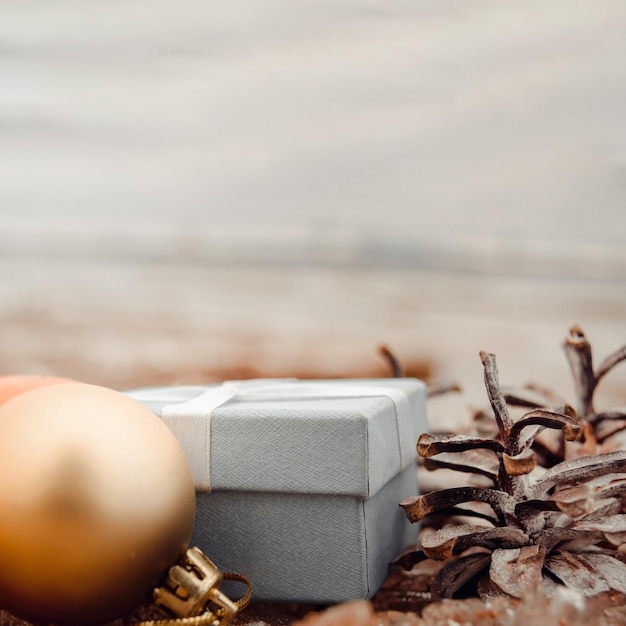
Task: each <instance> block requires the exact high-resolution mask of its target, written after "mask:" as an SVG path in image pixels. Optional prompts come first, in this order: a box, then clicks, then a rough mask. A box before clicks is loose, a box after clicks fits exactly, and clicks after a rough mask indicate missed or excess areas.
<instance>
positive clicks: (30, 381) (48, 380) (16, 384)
mask: <svg viewBox="0 0 626 626" xmlns="http://www.w3.org/2000/svg"><path fill="white" fill-rule="evenodd" d="M75 382H77V381H75V380H72V379H71V378H62V377H60V376H38V375H26V374H11V375H7V376H0V404H4V403H5V402H6V401H7V400H10V399H11V398H14V397H15V396H19V395H20V394H21V393H24V392H26V391H31V390H32V389H38V388H39V387H47V386H48V385H58V384H60V383H75Z"/></svg>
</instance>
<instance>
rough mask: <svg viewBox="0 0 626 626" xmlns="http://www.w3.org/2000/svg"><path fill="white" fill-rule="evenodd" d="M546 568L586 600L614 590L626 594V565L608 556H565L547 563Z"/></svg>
mask: <svg viewBox="0 0 626 626" xmlns="http://www.w3.org/2000/svg"><path fill="white" fill-rule="evenodd" d="M545 567H546V569H547V570H548V571H550V572H551V573H552V574H553V575H554V576H556V577H557V578H558V579H559V580H560V581H561V582H562V583H563V584H564V585H565V586H566V587H569V588H570V589H576V591H579V592H580V593H582V594H583V595H584V596H593V595H596V594H598V593H601V592H603V591H609V590H610V589H613V590H615V591H619V592H621V593H626V565H624V563H622V562H621V561H620V560H618V559H616V558H614V557H612V556H609V555H607V554H599V553H593V552H579V553H576V554H573V553H571V552H562V553H559V554H555V555H554V556H551V557H550V558H548V559H546V562H545Z"/></svg>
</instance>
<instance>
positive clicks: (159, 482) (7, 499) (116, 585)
mask: <svg viewBox="0 0 626 626" xmlns="http://www.w3.org/2000/svg"><path fill="white" fill-rule="evenodd" d="M194 514H195V490H194V485H193V480H192V477H191V472H190V470H189V466H188V464H187V460H186V458H185V455H184V453H183V451H182V449H181V448H180V445H179V444H178V442H177V440H176V438H175V437H174V436H173V435H172V433H171V432H170V431H169V430H168V429H167V427H166V426H165V425H164V424H163V423H162V422H161V421H160V420H159V419H158V418H156V417H155V416H154V415H153V414H152V413H151V412H150V411H149V410H148V409H147V408H145V407H143V406H142V405H140V404H139V403H137V402H135V401H134V400H132V399H130V398H128V397H126V396H124V395H123V394H121V393H118V392H116V391H113V390H111V389H106V388H103V387H97V386H94V385H85V384H81V383H68V384H63V385H54V386H49V387H43V388H41V389H37V390H34V391H29V392H26V393H24V394H21V395H19V396H17V397H15V398H13V399H11V400H9V401H8V402H6V403H5V404H3V405H2V406H0V607H2V608H6V609H7V610H9V611H11V612H13V613H15V614H17V615H18V616H21V617H25V618H26V619H30V620H32V621H35V622H44V623H51V622H53V623H57V624H80V625H81V626H87V625H90V624H96V623H102V622H105V621H109V620H113V619H114V618H117V617H119V616H122V615H124V614H126V613H128V612H130V611H131V610H133V609H135V608H137V607H138V606H139V605H141V604H143V603H145V602H147V601H149V599H150V593H151V590H152V589H153V588H154V587H155V586H157V585H158V584H159V583H160V582H161V580H162V577H163V575H164V573H165V572H166V571H167V570H168V567H170V566H171V564H172V563H174V562H175V561H176V559H177V558H178V556H179V555H180V554H182V553H184V551H185V550H186V548H187V546H188V544H189V540H190V537H191V531H192V528H193V520H194Z"/></svg>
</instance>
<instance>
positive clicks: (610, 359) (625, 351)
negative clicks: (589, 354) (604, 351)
mask: <svg viewBox="0 0 626 626" xmlns="http://www.w3.org/2000/svg"><path fill="white" fill-rule="evenodd" d="M622 361H626V346H622V347H621V348H619V349H618V350H616V351H615V352H613V354H610V355H609V356H607V357H606V359H604V361H602V363H600V365H599V367H598V369H597V370H596V384H597V383H598V382H600V379H601V378H603V377H604V376H606V374H608V373H609V372H610V371H611V370H612V369H613V368H614V367H615V366H616V365H617V364H618V363H621V362H622Z"/></svg>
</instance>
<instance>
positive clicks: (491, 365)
mask: <svg viewBox="0 0 626 626" xmlns="http://www.w3.org/2000/svg"><path fill="white" fill-rule="evenodd" d="M480 359H481V361H482V363H483V367H484V374H485V387H486V388H487V396H488V397H489V402H490V404H491V408H492V409H493V413H494V415H495V418H496V421H497V422H498V428H499V429H500V436H501V438H502V440H503V442H504V446H505V448H506V447H507V444H508V436H509V430H510V429H511V426H512V425H513V422H512V420H511V416H510V415H509V410H508V408H507V406H506V400H505V399H504V396H503V395H502V391H501V390H500V385H499V383H498V368H497V367H496V355H495V354H492V353H491V352H481V353H480Z"/></svg>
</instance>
